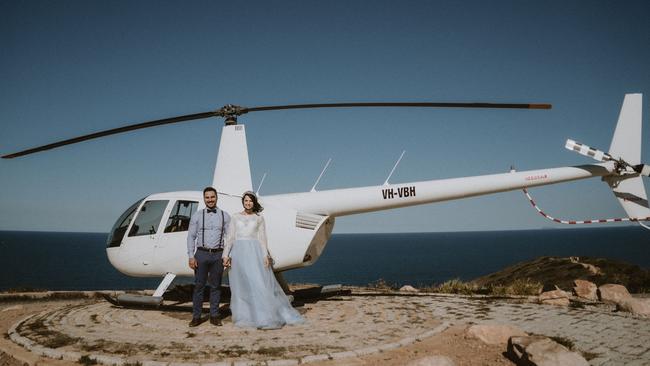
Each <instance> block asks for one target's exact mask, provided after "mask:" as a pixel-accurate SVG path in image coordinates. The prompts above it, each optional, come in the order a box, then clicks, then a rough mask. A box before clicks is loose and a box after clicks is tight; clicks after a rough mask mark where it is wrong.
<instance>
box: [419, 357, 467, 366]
mask: <svg viewBox="0 0 650 366" xmlns="http://www.w3.org/2000/svg"><path fill="white" fill-rule="evenodd" d="M407 366H456V364H455V363H454V361H452V360H451V358H449V357H445V356H428V357H423V358H420V359H418V360H415V361H411V362H409V363H408V364H407Z"/></svg>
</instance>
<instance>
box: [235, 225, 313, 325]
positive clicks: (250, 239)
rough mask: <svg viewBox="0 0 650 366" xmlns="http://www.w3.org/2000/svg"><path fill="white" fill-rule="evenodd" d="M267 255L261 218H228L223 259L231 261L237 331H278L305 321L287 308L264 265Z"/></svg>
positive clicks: (273, 279)
mask: <svg viewBox="0 0 650 366" xmlns="http://www.w3.org/2000/svg"><path fill="white" fill-rule="evenodd" d="M267 255H268V249H267V245H266V227H265V224H264V217H263V216H261V215H259V214H252V215H246V214H242V213H236V214H234V215H232V216H231V220H230V226H229V227H228V232H227V235H226V241H225V247H224V251H223V256H224V257H231V258H232V261H231V267H230V272H229V273H228V277H229V281H230V293H231V295H230V311H231V312H232V321H233V323H234V324H235V325H236V326H239V327H255V328H261V329H276V328H281V327H282V326H284V325H285V324H300V323H303V322H304V321H305V320H304V319H303V318H302V316H300V313H298V311H296V309H294V308H293V307H292V306H291V303H290V302H289V299H288V298H287V296H286V295H285V294H284V291H282V288H281V287H280V285H279V284H278V282H277V281H276V279H275V276H274V275H273V270H272V268H271V266H268V267H267V266H265V265H264V259H265V258H266V256H267Z"/></svg>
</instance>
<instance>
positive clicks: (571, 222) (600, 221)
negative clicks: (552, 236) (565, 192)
mask: <svg viewBox="0 0 650 366" xmlns="http://www.w3.org/2000/svg"><path fill="white" fill-rule="evenodd" d="M523 191H524V194H525V195H526V197H528V200H529V201H530V204H531V205H533V207H535V209H536V210H537V212H539V214H540V215H542V216H544V217H546V218H547V219H549V220H551V221H554V222H557V223H559V224H566V225H579V224H604V223H608V222H625V221H630V222H637V223H638V224H639V225H641V226H643V227H644V228H646V229H649V230H650V228H649V227H648V226H646V225H644V224H643V223H641V221H650V217H646V218H638V219H635V218H632V217H621V218H616V219H593V220H561V219H556V218H555V217H553V216H551V215H547V214H546V213H545V212H544V211H542V209H541V208H539V207H538V206H537V204H535V201H533V198H532V197H531V196H530V194H529V193H528V190H527V189H526V188H523Z"/></svg>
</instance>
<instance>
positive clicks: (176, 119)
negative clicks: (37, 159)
mask: <svg viewBox="0 0 650 366" xmlns="http://www.w3.org/2000/svg"><path fill="white" fill-rule="evenodd" d="M216 115H217V114H216V112H203V113H196V114H188V115H185V116H178V117H172V118H164V119H159V120H155V121H150V122H143V123H138V124H135V125H130V126H124V127H118V128H113V129H110V130H106V131H100V132H95V133H91V134H89V135H84V136H79V137H75V138H71V139H68V140H63V141H59V142H54V143H51V144H47V145H43V146H39V147H35V148H32V149H28V150H23V151H20V152H17V153H13V154H9V155H5V156H3V157H2V158H3V159H12V158H17V157H19V156H25V155H29V154H33V153H36V152H39V151H45V150H50V149H54V148H57V147H61V146H65V145H70V144H76V143H77V142H82V141H87V140H92V139H96V138H100V137H104V136H109V135H115V134H118V133H122V132H129V131H134V130H139V129H142V128H147V127H155V126H161V125H167V124H170V123H177V122H185V121H193V120H197V119H202V118H208V117H214V116H216Z"/></svg>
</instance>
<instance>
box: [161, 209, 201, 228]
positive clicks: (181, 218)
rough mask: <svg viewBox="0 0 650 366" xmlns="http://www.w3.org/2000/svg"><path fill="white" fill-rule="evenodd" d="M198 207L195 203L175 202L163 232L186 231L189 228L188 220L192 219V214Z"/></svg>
mask: <svg viewBox="0 0 650 366" xmlns="http://www.w3.org/2000/svg"><path fill="white" fill-rule="evenodd" d="M198 205H199V203H198V202H195V201H178V202H176V204H175V205H174V208H173V209H172V212H171V213H170V214H169V219H167V225H165V232H166V233H178V232H181V231H187V229H188V228H189V227H190V218H192V214H193V213H194V212H196V208H197V207H198Z"/></svg>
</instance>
